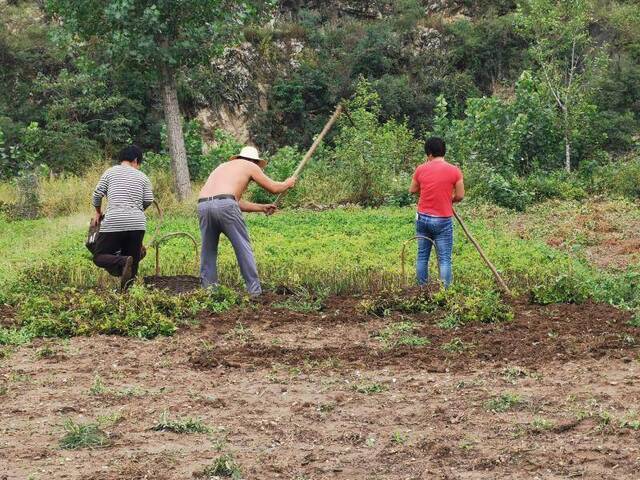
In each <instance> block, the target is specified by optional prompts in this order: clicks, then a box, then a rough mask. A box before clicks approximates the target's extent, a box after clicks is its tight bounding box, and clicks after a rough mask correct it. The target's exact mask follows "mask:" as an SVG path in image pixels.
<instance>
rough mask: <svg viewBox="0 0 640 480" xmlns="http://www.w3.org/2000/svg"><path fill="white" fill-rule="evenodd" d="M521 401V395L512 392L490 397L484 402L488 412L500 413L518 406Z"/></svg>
mask: <svg viewBox="0 0 640 480" xmlns="http://www.w3.org/2000/svg"><path fill="white" fill-rule="evenodd" d="M522 403H523V400H522V397H520V395H517V394H514V393H503V394H501V395H499V396H497V397H494V398H492V399H490V400H489V401H488V402H487V403H486V408H487V410H489V411H490V412H494V413H501V412H506V411H508V410H511V409H513V408H515V407H518V406H520V405H521V404H522Z"/></svg>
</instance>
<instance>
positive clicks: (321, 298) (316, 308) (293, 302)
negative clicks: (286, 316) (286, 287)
mask: <svg viewBox="0 0 640 480" xmlns="http://www.w3.org/2000/svg"><path fill="white" fill-rule="evenodd" d="M328 296H329V291H328V289H326V288H320V289H318V291H317V292H312V291H311V289H309V288H306V287H298V288H296V289H295V291H294V294H293V296H292V297H290V298H287V299H286V300H284V301H282V302H277V303H274V304H273V306H274V307H276V308H286V309H287V310H292V311H294V312H300V313H315V312H320V311H322V310H323V309H324V307H325V302H326V300H327V297H328Z"/></svg>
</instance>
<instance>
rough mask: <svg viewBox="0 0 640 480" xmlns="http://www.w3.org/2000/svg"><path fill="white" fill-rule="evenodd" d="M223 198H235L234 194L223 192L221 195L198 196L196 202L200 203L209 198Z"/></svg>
mask: <svg viewBox="0 0 640 480" xmlns="http://www.w3.org/2000/svg"><path fill="white" fill-rule="evenodd" d="M225 198H232V199H233V200H235V199H236V196H235V195H231V194H229V193H225V194H223V195H214V196H213V197H207V198H199V199H198V203H202V202H208V201H209V200H222V199H225Z"/></svg>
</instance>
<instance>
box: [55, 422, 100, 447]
mask: <svg viewBox="0 0 640 480" xmlns="http://www.w3.org/2000/svg"><path fill="white" fill-rule="evenodd" d="M64 430H65V432H66V434H65V436H64V437H62V439H61V440H60V448H64V449H66V450H77V449H80V448H104V447H107V446H109V445H110V443H111V441H110V440H109V437H108V436H107V434H106V433H104V432H103V431H102V430H101V429H100V427H98V425H97V424H95V423H86V424H81V423H76V422H74V421H73V420H71V419H68V420H67V421H66V422H65V423H64Z"/></svg>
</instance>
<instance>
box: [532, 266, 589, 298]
mask: <svg viewBox="0 0 640 480" xmlns="http://www.w3.org/2000/svg"><path fill="white" fill-rule="evenodd" d="M549 273H550V274H551V272H549ZM592 292H593V285H591V282H590V280H589V279H587V278H583V277H581V276H579V275H576V274H574V273H573V272H570V273H561V274H558V275H556V276H550V277H549V278H548V279H547V280H546V281H545V282H544V283H542V284H540V285H536V286H534V287H533V289H532V290H531V301H532V302H535V303H539V304H541V305H548V304H550V303H583V302H584V301H586V300H587V299H589V298H590V297H591V295H592Z"/></svg>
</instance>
